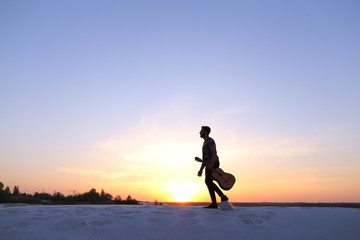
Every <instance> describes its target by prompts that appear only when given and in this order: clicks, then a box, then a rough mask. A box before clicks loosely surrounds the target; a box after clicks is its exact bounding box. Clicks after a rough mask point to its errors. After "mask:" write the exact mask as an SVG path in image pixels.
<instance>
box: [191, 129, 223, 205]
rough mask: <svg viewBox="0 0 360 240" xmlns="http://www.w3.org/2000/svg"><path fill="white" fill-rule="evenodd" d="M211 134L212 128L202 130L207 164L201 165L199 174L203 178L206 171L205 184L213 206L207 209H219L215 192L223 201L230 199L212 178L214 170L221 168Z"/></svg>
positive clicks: (204, 155)
mask: <svg viewBox="0 0 360 240" xmlns="http://www.w3.org/2000/svg"><path fill="white" fill-rule="evenodd" d="M210 132H211V129H210V127H208V126H202V127H201V130H200V137H201V138H203V139H204V144H203V147H202V153H203V160H204V162H205V163H206V164H205V163H203V164H202V165H201V168H200V170H199V172H198V176H199V177H201V175H202V172H203V170H204V168H205V167H206V169H205V184H206V186H207V188H208V190H209V194H210V198H211V204H210V205H209V206H207V207H205V208H217V203H216V196H215V192H216V193H217V194H218V195H219V197H221V201H226V200H228V198H227V197H226V196H225V195H224V194H223V192H222V191H221V190H220V189H219V187H218V186H216V184H215V183H214V181H213V180H214V179H213V177H212V172H213V169H215V168H218V167H219V166H220V161H219V157H218V156H217V152H216V145H215V141H214V139H212V138H211V137H209V134H210Z"/></svg>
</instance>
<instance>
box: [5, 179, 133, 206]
mask: <svg viewBox="0 0 360 240" xmlns="http://www.w3.org/2000/svg"><path fill="white" fill-rule="evenodd" d="M0 203H30V204H139V201H137V200H136V199H134V198H132V197H131V196H130V195H129V196H128V197H127V198H126V199H124V200H123V199H121V197H120V196H119V195H118V196H116V197H115V198H113V196H112V195H111V194H109V193H106V192H105V191H104V189H102V190H101V192H100V193H98V192H97V191H96V189H94V188H92V189H91V190H90V191H88V192H85V193H83V194H80V193H74V194H73V195H69V196H67V197H65V196H64V195H63V194H62V193H60V192H56V191H54V193H53V194H52V195H51V194H49V193H45V192H42V193H38V192H36V193H35V194H34V195H31V194H27V193H20V190H19V186H15V187H14V189H13V191H12V192H11V190H10V188H9V187H6V188H4V184H3V183H2V182H0Z"/></svg>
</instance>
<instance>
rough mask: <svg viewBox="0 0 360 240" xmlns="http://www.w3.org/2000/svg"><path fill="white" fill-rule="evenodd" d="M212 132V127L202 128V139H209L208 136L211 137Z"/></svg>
mask: <svg viewBox="0 0 360 240" xmlns="http://www.w3.org/2000/svg"><path fill="white" fill-rule="evenodd" d="M210 132H211V128H210V127H208V126H202V127H201V131H200V137H201V138H204V137H207V136H209V134H210Z"/></svg>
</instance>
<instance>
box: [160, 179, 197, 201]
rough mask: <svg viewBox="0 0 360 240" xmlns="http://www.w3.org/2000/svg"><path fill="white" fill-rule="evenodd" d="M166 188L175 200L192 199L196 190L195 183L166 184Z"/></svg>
mask: <svg viewBox="0 0 360 240" xmlns="http://www.w3.org/2000/svg"><path fill="white" fill-rule="evenodd" d="M167 189H168V191H169V192H170V194H171V195H172V198H173V199H174V201H176V202H190V201H194V199H193V198H194V194H195V193H196V192H197V191H198V189H199V186H198V185H197V184H173V183H169V184H167Z"/></svg>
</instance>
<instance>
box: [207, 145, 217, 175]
mask: <svg viewBox="0 0 360 240" xmlns="http://www.w3.org/2000/svg"><path fill="white" fill-rule="evenodd" d="M210 150H211V161H210V163H209V166H208V168H209V169H210V170H212V169H213V167H214V164H215V162H216V158H217V152H216V145H215V144H210Z"/></svg>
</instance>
